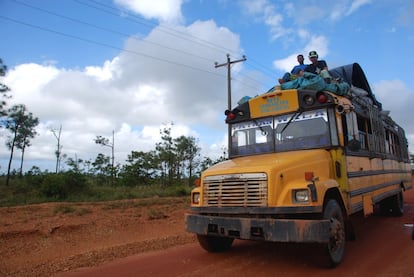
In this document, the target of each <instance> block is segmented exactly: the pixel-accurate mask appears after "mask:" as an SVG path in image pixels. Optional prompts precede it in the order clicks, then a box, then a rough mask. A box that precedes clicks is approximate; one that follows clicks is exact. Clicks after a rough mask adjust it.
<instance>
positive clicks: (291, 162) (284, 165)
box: [203, 149, 330, 177]
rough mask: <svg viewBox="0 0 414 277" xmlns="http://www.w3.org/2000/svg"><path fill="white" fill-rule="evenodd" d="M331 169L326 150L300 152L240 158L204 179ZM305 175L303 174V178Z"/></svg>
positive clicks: (210, 171)
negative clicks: (246, 174)
mask: <svg viewBox="0 0 414 277" xmlns="http://www.w3.org/2000/svg"><path fill="white" fill-rule="evenodd" d="M329 168H330V154H329V151H327V150H324V149H312V150H300V151H290V152H282V153H271V154H265V155H256V156H248V157H238V158H233V159H230V160H226V161H223V162H221V163H218V164H216V165H214V166H212V167H210V168H209V169H207V170H206V171H204V172H203V177H206V176H211V175H222V174H237V173H258V172H264V173H267V174H268V175H272V174H271V173H272V172H273V173H276V172H280V173H285V172H288V171H289V172H292V171H293V172H296V173H300V171H301V172H304V171H315V170H317V171H319V169H320V171H321V172H323V171H324V172H325V174H326V172H327V171H329ZM302 176H303V175H302V174H301V177H302Z"/></svg>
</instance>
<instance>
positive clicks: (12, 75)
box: [0, 0, 414, 173]
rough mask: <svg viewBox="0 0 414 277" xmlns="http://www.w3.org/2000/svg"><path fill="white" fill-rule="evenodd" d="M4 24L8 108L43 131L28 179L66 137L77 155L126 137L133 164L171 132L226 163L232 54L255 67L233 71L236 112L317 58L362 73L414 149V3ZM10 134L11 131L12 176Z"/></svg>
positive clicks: (240, 3)
mask: <svg viewBox="0 0 414 277" xmlns="http://www.w3.org/2000/svg"><path fill="white" fill-rule="evenodd" d="M0 24H1V25H0V26H1V28H0V35H1V38H2V42H1V43H0V58H1V59H2V60H3V63H4V64H5V65H7V67H8V72H7V75H6V76H4V77H0V82H2V83H4V84H6V85H7V86H8V87H10V88H11V89H12V90H11V93H10V94H11V95H12V98H11V99H9V100H8V106H7V107H11V106H12V105H14V104H24V105H25V106H26V108H27V110H28V111H29V112H32V113H33V115H34V116H35V117H38V118H39V121H40V123H39V125H38V126H37V128H36V130H37V133H38V135H37V136H36V137H35V138H34V139H32V141H31V146H30V147H29V148H27V149H26V152H25V159H24V161H25V162H24V171H27V170H29V169H30V168H31V167H32V166H34V165H35V166H38V167H39V168H40V169H41V170H42V171H43V170H49V171H52V172H53V171H54V168H55V163H56V162H55V160H56V157H55V151H56V147H57V138H56V136H55V135H54V134H53V131H55V134H56V133H57V131H58V130H59V128H61V130H62V131H61V137H60V144H61V146H62V149H61V151H62V154H65V155H66V156H67V157H68V158H72V159H82V160H90V161H94V160H95V158H96V156H97V155H98V154H99V153H103V154H105V155H107V156H110V151H111V149H110V148H109V147H103V146H102V145H97V144H96V143H95V142H94V139H95V138H96V137H97V136H103V137H106V138H109V139H112V134H114V149H115V162H116V163H119V164H124V163H125V160H126V159H127V156H128V154H130V153H131V151H145V152H146V151H150V150H154V149H155V145H156V143H157V142H159V141H160V130H162V129H164V128H171V134H172V136H173V137H177V136H180V135H184V136H192V137H195V138H196V139H197V142H198V145H199V146H200V147H201V149H202V151H201V154H202V156H203V157H207V156H208V157H210V158H213V159H214V158H218V157H219V156H220V155H222V154H223V151H225V149H226V147H227V138H226V136H227V126H226V124H225V123H224V111H225V110H226V109H227V105H228V102H227V101H228V99H227V68H226V67H225V66H221V67H216V66H215V65H216V63H217V64H218V65H220V64H223V63H226V61H227V54H229V57H230V60H231V61H236V60H240V59H242V58H243V56H245V57H246V61H244V62H237V63H233V64H232V67H231V77H232V82H231V90H232V106H234V105H236V103H237V101H238V100H239V99H241V98H242V97H243V96H255V95H258V94H261V93H264V92H266V91H267V90H268V89H269V88H271V87H273V86H274V85H276V82H277V79H278V78H280V77H281V76H282V75H283V74H284V73H285V72H286V71H290V70H291V68H292V67H293V66H294V65H295V64H296V63H297V61H296V56H297V55H298V54H303V55H304V56H305V63H309V60H308V58H307V56H308V53H309V51H311V50H315V51H317V52H318V54H319V59H323V60H325V61H326V62H327V64H328V67H329V68H335V67H338V66H342V65H347V64H351V63H354V62H357V63H359V64H360V65H361V67H362V69H363V70H364V72H365V74H366V76H367V79H368V81H369V83H370V86H371V88H372V90H373V92H374V94H375V96H376V98H377V100H379V101H380V102H382V104H383V109H384V110H389V111H390V115H391V116H392V118H393V119H394V120H395V121H396V122H397V123H399V124H400V126H402V127H403V128H404V129H405V132H406V136H407V139H408V142H409V150H410V152H411V153H413V151H414V121H413V120H412V119H413V112H412V106H413V105H414V84H413V82H412V78H413V77H412V72H413V70H412V69H411V67H412V64H413V62H414V59H413V58H412V55H413V50H412V49H414V1H411V0H395V1H394V0H376V1H374V0H353V1H352V0H349V1H348V0H343V1H331V0H318V1H313V0H308V1H305V0H296V1H284V0H280V1H270V0H209V1H207V0H151V1H150V0H61V1H55V0H30V1H29V0H0ZM8 136H10V132H9V131H8V130H5V129H0V173H4V172H7V165H8V160H9V157H10V151H9V149H8V148H7V147H6V144H5V142H6V140H7V137H8ZM20 155H21V154H20V152H19V151H16V152H15V155H14V160H13V163H12V168H15V169H18V168H19V166H20V162H19V160H20ZM62 169H65V163H64V162H62Z"/></svg>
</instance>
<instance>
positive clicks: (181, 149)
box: [174, 136, 201, 184]
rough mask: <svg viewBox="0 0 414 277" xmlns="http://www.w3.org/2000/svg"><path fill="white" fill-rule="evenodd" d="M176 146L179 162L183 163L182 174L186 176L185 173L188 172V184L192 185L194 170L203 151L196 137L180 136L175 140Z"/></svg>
mask: <svg viewBox="0 0 414 277" xmlns="http://www.w3.org/2000/svg"><path fill="white" fill-rule="evenodd" d="M174 144H175V149H176V156H177V160H178V161H179V162H180V163H181V165H180V167H181V168H182V170H181V173H182V174H184V171H185V170H187V173H188V175H187V176H188V182H189V184H191V179H192V177H193V171H194V168H196V167H197V166H198V164H199V161H198V160H197V156H199V153H200V150H201V149H200V147H198V146H197V143H196V139H195V138H194V137H185V136H180V137H178V138H176V139H174ZM177 173H178V172H177Z"/></svg>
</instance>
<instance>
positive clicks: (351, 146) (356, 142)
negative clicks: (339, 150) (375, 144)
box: [348, 139, 361, 151]
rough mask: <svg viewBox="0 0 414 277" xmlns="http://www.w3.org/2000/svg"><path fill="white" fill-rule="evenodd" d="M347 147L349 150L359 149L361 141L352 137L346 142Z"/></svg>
mask: <svg viewBox="0 0 414 277" xmlns="http://www.w3.org/2000/svg"><path fill="white" fill-rule="evenodd" d="M348 148H349V150H351V151H359V150H360V149H361V142H360V141H359V140H356V139H352V140H350V141H349V142H348Z"/></svg>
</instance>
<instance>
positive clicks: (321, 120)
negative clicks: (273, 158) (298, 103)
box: [275, 109, 330, 151]
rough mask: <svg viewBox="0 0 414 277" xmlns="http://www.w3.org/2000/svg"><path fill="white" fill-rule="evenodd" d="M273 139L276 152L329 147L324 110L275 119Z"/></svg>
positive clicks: (326, 117)
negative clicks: (274, 139)
mask: <svg viewBox="0 0 414 277" xmlns="http://www.w3.org/2000/svg"><path fill="white" fill-rule="evenodd" d="M292 117H293V119H292ZM275 137H276V151H288V150H296V149H311V148H321V147H327V146H329V145H330V135H329V125H328V115H327V113H326V110H325V109H320V110H314V111H308V112H303V113H300V114H291V115H288V116H286V115H285V116H282V117H276V118H275Z"/></svg>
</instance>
